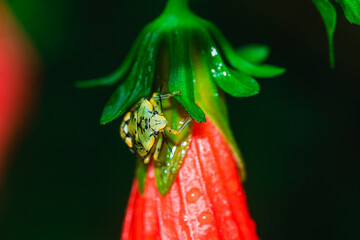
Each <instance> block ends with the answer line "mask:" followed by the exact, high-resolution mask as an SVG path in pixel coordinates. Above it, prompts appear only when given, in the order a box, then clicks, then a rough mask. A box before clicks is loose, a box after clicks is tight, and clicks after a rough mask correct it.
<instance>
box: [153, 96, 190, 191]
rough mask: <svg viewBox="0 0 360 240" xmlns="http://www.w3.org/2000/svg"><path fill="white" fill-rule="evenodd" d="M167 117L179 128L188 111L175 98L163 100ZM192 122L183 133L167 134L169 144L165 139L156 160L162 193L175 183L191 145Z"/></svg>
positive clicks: (156, 174)
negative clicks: (157, 160)
mask: <svg viewBox="0 0 360 240" xmlns="http://www.w3.org/2000/svg"><path fill="white" fill-rule="evenodd" d="M163 109H164V110H165V111H164V114H165V116H166V119H167V120H168V121H169V123H171V127H172V128H173V129H179V127H180V126H181V124H182V123H183V121H184V119H186V118H187V117H188V113H187V112H186V111H185V110H183V108H181V107H180V103H178V102H176V100H175V99H171V100H169V101H167V102H165V101H163ZM191 132H192V124H190V125H188V126H187V127H186V128H185V129H184V130H183V132H182V133H181V134H179V135H173V134H167V139H168V143H169V145H168V144H167V143H166V141H164V143H163V147H162V150H161V152H160V155H159V160H160V162H154V166H155V179H156V186H157V188H158V190H159V193H160V194H161V195H165V194H166V193H167V192H168V191H169V190H170V188H171V186H172V184H173V183H174V181H175V179H176V176H177V174H178V172H179V170H180V168H181V165H182V163H183V161H184V158H185V156H186V152H187V150H188V149H189V146H190V137H191Z"/></svg>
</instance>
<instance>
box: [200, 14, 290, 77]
mask: <svg viewBox="0 0 360 240" xmlns="http://www.w3.org/2000/svg"><path fill="white" fill-rule="evenodd" d="M202 23H203V24H204V26H205V27H206V28H207V29H208V31H209V32H210V34H211V35H212V37H214V39H215V41H216V42H217V45H218V46H219V48H220V50H221V51H222V52H223V53H224V56H225V58H226V59H227V60H228V61H229V63H230V64H231V66H232V67H234V68H236V69H237V70H238V71H240V72H244V73H247V74H249V75H250V76H253V77H260V78H271V77H276V76H279V75H281V74H283V73H284V72H285V68H281V67H277V66H273V65H267V64H254V63H251V62H249V61H247V60H245V59H244V58H242V57H241V56H240V55H238V54H237V53H236V52H235V50H234V49H233V48H232V46H231V45H230V43H229V42H228V41H227V40H226V38H225V37H224V35H223V34H222V32H221V31H220V30H219V29H218V28H217V27H216V26H215V25H214V24H212V23H210V22H208V21H205V20H202Z"/></svg>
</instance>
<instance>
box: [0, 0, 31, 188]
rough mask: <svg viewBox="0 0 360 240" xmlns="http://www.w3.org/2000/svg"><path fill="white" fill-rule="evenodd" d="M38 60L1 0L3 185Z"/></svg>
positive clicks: (0, 142) (0, 159) (0, 163)
mask: <svg viewBox="0 0 360 240" xmlns="http://www.w3.org/2000/svg"><path fill="white" fill-rule="evenodd" d="M35 60H36V55H35V53H34V51H33V49H32V46H31V45H30V44H29V42H28V39H26V36H25V34H24V33H23V32H22V31H21V30H20V28H19V27H18V26H17V24H16V22H15V21H14V18H13V16H12V15H11V14H10V12H9V11H8V8H7V6H6V4H5V3H3V2H2V1H0V185H1V180H2V178H3V173H4V168H5V163H6V161H5V160H7V159H8V155H9V152H10V149H11V148H12V147H13V144H14V140H15V137H16V134H18V133H19V126H20V125H21V124H23V123H24V120H25V118H24V116H25V114H24V113H27V112H28V109H29V105H30V102H31V101H30V100H31V99H32V95H33V94H34V91H30V90H29V88H30V86H31V85H33V82H32V80H33V76H34V73H35V72H36V71H35V70H36V68H35V65H36V62H37V61H35Z"/></svg>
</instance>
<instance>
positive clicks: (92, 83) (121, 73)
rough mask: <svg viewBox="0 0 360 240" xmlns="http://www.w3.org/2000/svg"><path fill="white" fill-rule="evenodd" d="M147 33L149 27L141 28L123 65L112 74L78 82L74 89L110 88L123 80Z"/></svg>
mask: <svg viewBox="0 0 360 240" xmlns="http://www.w3.org/2000/svg"><path fill="white" fill-rule="evenodd" d="M148 31H149V26H146V27H144V28H143V30H142V31H141V32H140V34H139V35H138V37H137V38H136V40H135V42H134V44H133V45H132V46H131V48H130V51H129V53H128V55H127V56H126V58H125V60H124V61H123V63H122V64H121V65H120V67H119V68H118V69H117V70H116V71H115V72H113V73H111V74H109V75H107V76H105V77H101V78H97V79H91V80H88V81H78V82H75V87H77V88H90V87H98V86H110V85H113V84H115V83H117V82H119V81H121V80H122V79H124V78H125V76H126V74H128V73H129V71H130V68H131V66H132V64H133V63H134V60H135V57H136V55H137V53H138V48H139V46H140V44H141V41H143V39H144V36H145V35H146V33H147V32H148Z"/></svg>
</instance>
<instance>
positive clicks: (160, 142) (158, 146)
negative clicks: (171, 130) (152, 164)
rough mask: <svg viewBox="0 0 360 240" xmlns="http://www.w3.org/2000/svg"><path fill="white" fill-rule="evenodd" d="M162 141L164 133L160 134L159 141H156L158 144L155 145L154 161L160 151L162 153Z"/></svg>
mask: <svg viewBox="0 0 360 240" xmlns="http://www.w3.org/2000/svg"><path fill="white" fill-rule="evenodd" d="M162 143H163V135H162V134H160V135H159V137H158V141H157V143H156V146H155V152H154V155H153V159H154V161H156V160H157V159H158V158H159V153H160V150H161V145H162Z"/></svg>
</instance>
